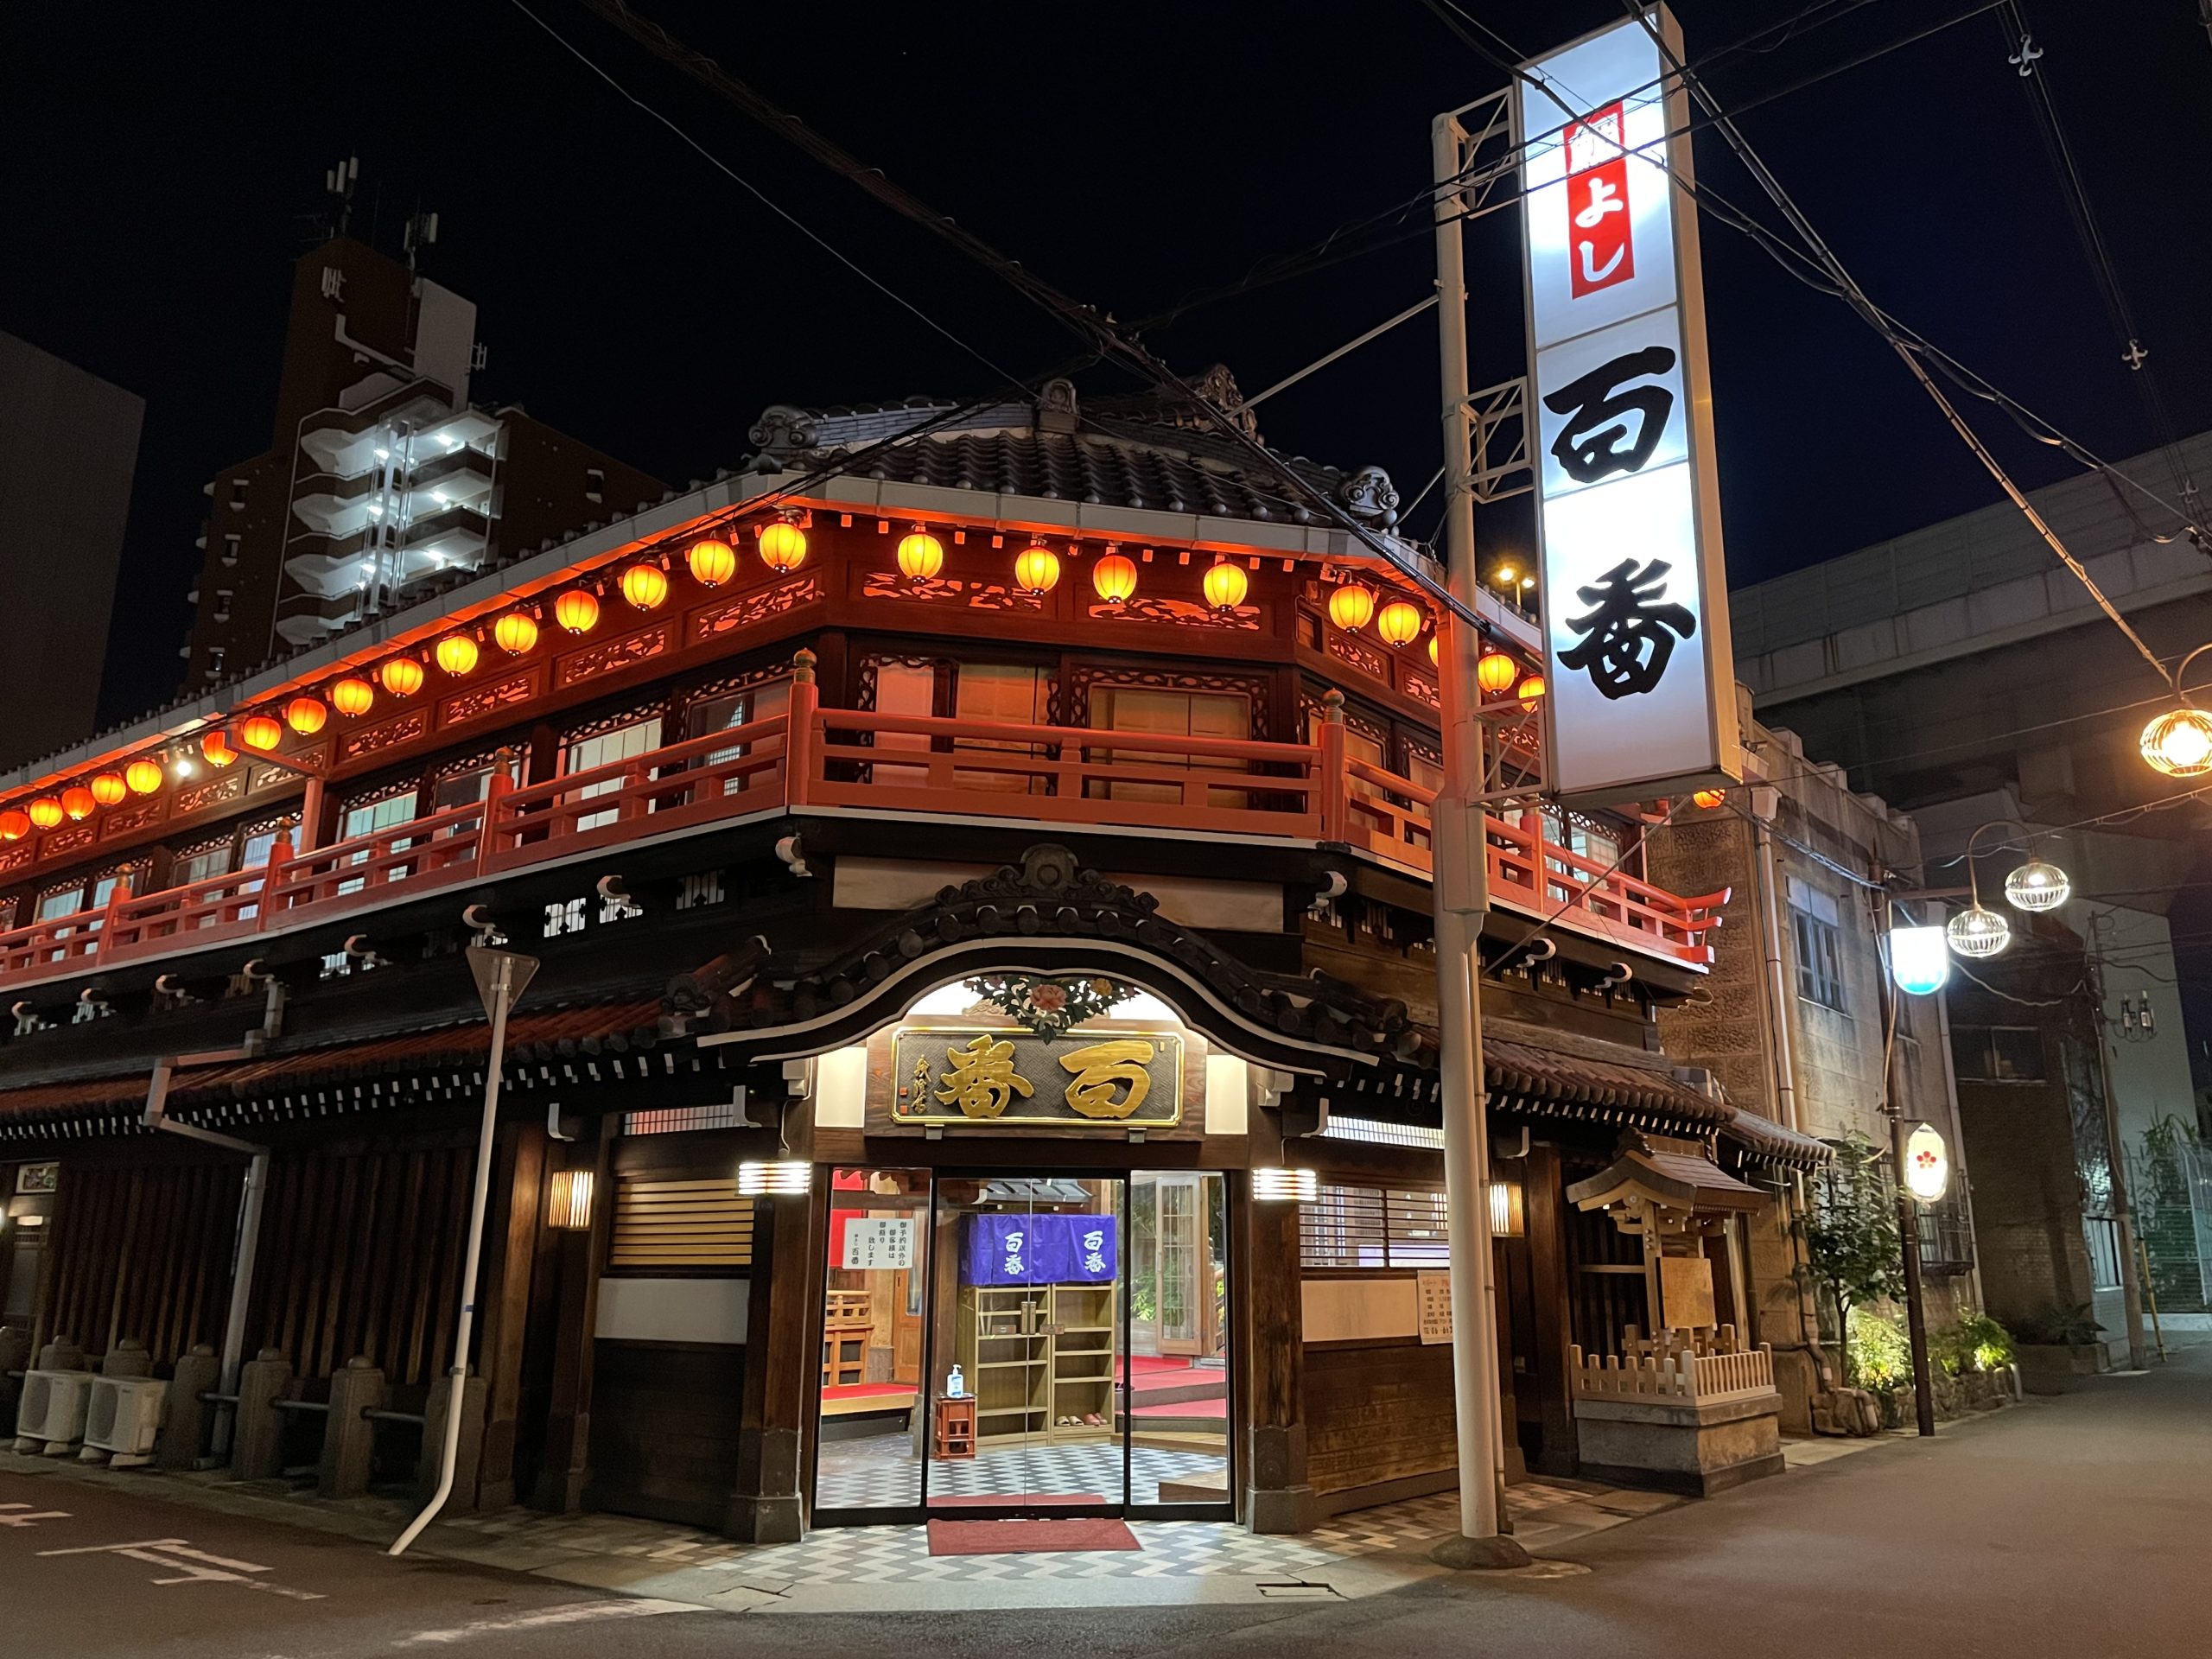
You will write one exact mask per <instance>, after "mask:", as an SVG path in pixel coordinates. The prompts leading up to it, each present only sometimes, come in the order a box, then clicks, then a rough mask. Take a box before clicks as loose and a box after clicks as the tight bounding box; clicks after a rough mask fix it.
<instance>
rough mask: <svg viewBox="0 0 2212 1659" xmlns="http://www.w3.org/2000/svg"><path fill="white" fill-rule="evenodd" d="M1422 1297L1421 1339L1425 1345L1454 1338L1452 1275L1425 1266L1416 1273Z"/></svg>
mask: <svg viewBox="0 0 2212 1659" xmlns="http://www.w3.org/2000/svg"><path fill="white" fill-rule="evenodd" d="M1414 1294H1416V1295H1417V1296H1418V1297H1419V1298H1420V1309H1421V1344H1422V1345H1423V1346H1424V1347H1427V1346H1430V1345H1433V1344H1436V1343H1440V1342H1449V1341H1451V1340H1452V1275H1451V1274H1449V1273H1447V1272H1445V1271H1443V1270H1442V1269H1438V1270H1435V1271H1431V1270H1430V1269H1429V1268H1422V1269H1421V1271H1420V1272H1419V1273H1416V1274H1414Z"/></svg>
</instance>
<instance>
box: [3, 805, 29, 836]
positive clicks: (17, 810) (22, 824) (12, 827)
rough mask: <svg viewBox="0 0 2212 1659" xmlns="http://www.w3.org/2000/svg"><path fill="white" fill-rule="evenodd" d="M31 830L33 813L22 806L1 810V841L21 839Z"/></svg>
mask: <svg viewBox="0 0 2212 1659" xmlns="http://www.w3.org/2000/svg"><path fill="white" fill-rule="evenodd" d="M30 832H31V815H30V814H29V813H28V812H26V811H24V810H22V808H21V807H14V806H11V807H10V808H9V809H8V810H6V811H5V812H0V841H21V840H22V838H23V837H24V836H28V835H29V834H30Z"/></svg>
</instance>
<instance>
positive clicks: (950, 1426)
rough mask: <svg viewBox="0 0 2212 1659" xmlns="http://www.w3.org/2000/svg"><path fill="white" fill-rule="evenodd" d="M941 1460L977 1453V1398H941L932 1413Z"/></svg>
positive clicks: (941, 1461)
mask: <svg viewBox="0 0 2212 1659" xmlns="http://www.w3.org/2000/svg"><path fill="white" fill-rule="evenodd" d="M931 1424H932V1427H934V1429H935V1431H936V1432H935V1435H934V1439H935V1440H936V1444H937V1458H938V1462H940V1463H949V1462H952V1461H954V1460H955V1459H961V1458H972V1457H974V1456H975V1455H976V1399H975V1396H974V1395H969V1396H968V1397H967V1398H966V1399H964V1400H940V1401H938V1402H937V1404H936V1407H935V1408H934V1410H933V1411H932V1412H931Z"/></svg>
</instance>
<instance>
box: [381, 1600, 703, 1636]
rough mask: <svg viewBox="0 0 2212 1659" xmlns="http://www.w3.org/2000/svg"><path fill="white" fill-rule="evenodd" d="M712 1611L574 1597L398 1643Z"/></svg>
mask: <svg viewBox="0 0 2212 1659" xmlns="http://www.w3.org/2000/svg"><path fill="white" fill-rule="evenodd" d="M706 1611H709V1609H707V1608H704V1607H702V1606H700V1605H697V1604H696V1602H689V1601H657V1600H653V1599H650V1598H645V1599H639V1600H636V1601H572V1602H569V1604H567V1605H565V1606H561V1607H546V1608H543V1609H541V1610H540V1611H537V1612H534V1613H518V1614H516V1615H515V1616H514V1617H513V1618H483V1619H478V1620H477V1621H476V1622H475V1623H474V1624H461V1625H457V1626H455V1627H454V1629H452V1630H419V1631H417V1632H416V1634H415V1635H413V1636H410V1637H405V1638H404V1640H402V1641H401V1642H400V1643H398V1644H397V1645H398V1646H400V1647H404V1648H408V1647H419V1646H422V1645H424V1644H426V1643H452V1642H467V1641H470V1640H472V1639H474V1637H480V1636H498V1635H503V1634H505V1633H506V1632H508V1631H511V1630H546V1629H549V1628H550V1627H552V1626H554V1625H556V1624H591V1623H593V1622H594V1621H596V1620H601V1619H610V1618H654V1617H655V1616H657V1615H658V1614H661V1613H702V1612H706Z"/></svg>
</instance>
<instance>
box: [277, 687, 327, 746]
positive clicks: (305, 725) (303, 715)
mask: <svg viewBox="0 0 2212 1659" xmlns="http://www.w3.org/2000/svg"><path fill="white" fill-rule="evenodd" d="M329 718H330V710H329V709H327V707H325V706H324V704H323V701H322V699H321V697H305V696H302V697H294V698H293V699H292V700H291V701H290V702H288V703H286V704H285V705H284V723H285V724H286V725H287V726H289V727H290V728H292V729H293V730H294V731H296V732H297V733H298V734H300V735H301V736H302V737H313V736H314V735H315V734H316V733H317V732H319V731H321V729H322V723H323V722H324V721H327V720H328V719H329Z"/></svg>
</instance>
